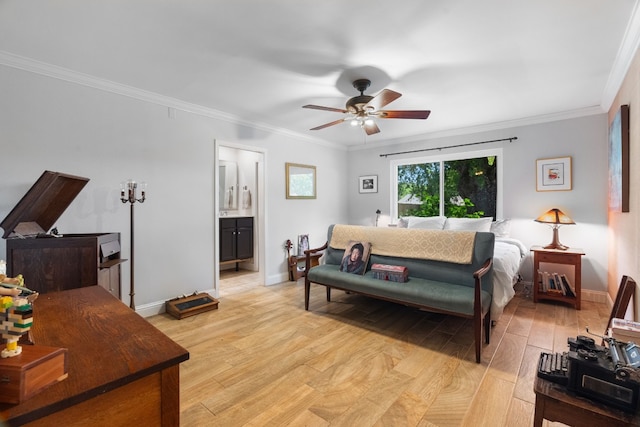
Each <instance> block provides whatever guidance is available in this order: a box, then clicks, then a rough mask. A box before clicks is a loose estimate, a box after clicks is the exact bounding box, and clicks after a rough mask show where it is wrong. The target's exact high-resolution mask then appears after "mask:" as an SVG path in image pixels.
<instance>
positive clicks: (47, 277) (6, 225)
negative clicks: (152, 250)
mask: <svg viewBox="0 0 640 427" xmlns="http://www.w3.org/2000/svg"><path fill="white" fill-rule="evenodd" d="M88 182H89V179H88V178H83V177H79V176H74V175H68V174H63V173H60V172H52V171H44V172H43V173H42V175H41V176H40V177H39V178H38V180H37V181H36V182H35V183H34V184H33V185H32V186H31V188H30V189H29V190H28V191H27V193H26V194H25V195H24V196H23V197H22V199H21V200H20V201H19V202H18V204H17V205H16V206H15V207H14V208H13V209H12V210H11V212H10V213H9V215H7V217H6V218H5V219H4V220H3V221H2V222H1V223H0V226H2V228H3V229H4V234H3V236H2V237H3V238H5V239H7V275H8V276H10V277H12V276H16V275H18V274H22V275H23V276H24V278H25V285H26V286H27V287H28V288H30V289H33V290H34V291H37V292H40V293H47V292H52V291H62V290H66V289H73V288H81V287H86V286H94V285H100V286H101V287H103V288H104V289H106V290H107V291H109V292H110V293H111V294H112V295H114V296H116V297H117V298H120V293H121V290H120V263H122V262H124V261H126V260H124V259H121V258H120V233H90V234H68V233H62V234H58V233H57V231H53V230H52V231H48V230H50V229H51V227H53V225H54V224H55V222H56V221H57V220H58V218H59V217H60V215H62V213H63V212H64V211H65V209H66V208H67V207H69V205H70V204H71V202H73V200H74V199H75V197H76V196H77V195H78V193H79V192H80V191H81V190H82V189H83V188H84V186H85V185H86V184H87V183H88Z"/></svg>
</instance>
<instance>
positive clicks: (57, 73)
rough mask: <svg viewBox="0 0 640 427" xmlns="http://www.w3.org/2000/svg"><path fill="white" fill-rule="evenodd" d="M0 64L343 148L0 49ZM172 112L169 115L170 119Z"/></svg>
mask: <svg viewBox="0 0 640 427" xmlns="http://www.w3.org/2000/svg"><path fill="white" fill-rule="evenodd" d="M0 65H5V66H7V67H12V68H17V69H20V70H23V71H27V72H30V73H34V74H40V75H43V76H47V77H51V78H54V79H58V80H64V81H67V82H70V83H75V84H79V85H82V86H87V87H90V88H93V89H97V90H102V91H105V92H110V93H115V94H118V95H122V96H126V97H129V98H133V99H137V100H140V101H145V102H149V103H152V104H156V105H162V106H165V107H167V108H169V109H173V110H179V111H183V112H186V113H190V114H196V115H199V116H203V117H208V118H212V119H216V120H222V121H225V122H228V123H233V124H236V125H241V126H246V127H250V128H253V129H256V130H259V131H264V132H269V133H274V134H278V135H283V136H287V137H290V138H294V139H302V140H306V141H309V142H313V143H315V144H319V145H324V146H330V147H332V148H337V149H344V150H346V147H344V146H343V145H339V144H335V143H332V142H329V141H326V140H324V139H321V138H314V137H311V136H309V135H305V134H302V133H298V132H293V131H290V130H288V129H283V128H277V127H274V126H270V125H267V124H264V123H255V122H248V121H246V120H243V119H241V118H240V117H238V116H234V115H232V114H228V113H225V112H223V111H220V110H216V109H213V108H207V107H203V106H201V105H197V104H192V103H190V102H185V101H182V100H180V99H177V98H172V97H169V96H165V95H160V94H157V93H155V92H150V91H146V90H143V89H139V88H136V87H132V86H127V85H123V84H121V83H116V82H113V81H111V80H106V79H101V78H98V77H95V76H92V75H89V74H84V73H80V72H77V71H73V70H69V69H67V68H63V67H58V66H56V65H52V64H48V63H45V62H40V61H36V60H34V59H31V58H26V57H23V56H19V55H15V54H13V53H9V52H6V51H2V50H0ZM172 114H173V113H172V112H170V113H169V115H170V116H172Z"/></svg>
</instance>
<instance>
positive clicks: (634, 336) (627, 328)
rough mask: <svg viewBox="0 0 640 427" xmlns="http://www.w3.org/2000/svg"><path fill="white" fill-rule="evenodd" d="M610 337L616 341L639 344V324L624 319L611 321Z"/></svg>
mask: <svg viewBox="0 0 640 427" xmlns="http://www.w3.org/2000/svg"><path fill="white" fill-rule="evenodd" d="M610 335H611V336H612V337H613V338H615V339H617V340H618V341H625V342H635V343H639V342H640V323H638V322H633V321H631V320H626V319H613V320H611V333H610Z"/></svg>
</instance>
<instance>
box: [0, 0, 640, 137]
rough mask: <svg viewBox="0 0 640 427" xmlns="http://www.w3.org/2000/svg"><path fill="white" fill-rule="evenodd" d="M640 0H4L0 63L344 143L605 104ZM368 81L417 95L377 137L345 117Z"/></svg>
mask: <svg viewBox="0 0 640 427" xmlns="http://www.w3.org/2000/svg"><path fill="white" fill-rule="evenodd" d="M636 6H637V2H636V0H535V1H532V0H528V1H525V0H484V1H478V0H395V1H393V2H391V1H377V0H369V1H367V2H362V1H347V0H315V1H309V0H270V1H267V0H226V1H223V0H93V1H87V0H56V1H51V0H29V1H25V0H0V64H4V65H8V66H12V67H18V68H23V69H29V70H32V71H35V72H39V73H43V74H49V75H53V76H56V77H61V78H65V79H68V80H75V81H78V82H80V83H83V84H88V85H92V86H96V87H101V88H106V89H108V90H115V91H118V92H128V93H129V94H134V95H137V96H140V97H146V98H148V99H151V100H154V101H155V102H158V103H160V104H163V105H167V106H170V107H174V108H176V109H178V110H180V109H184V110H191V111H196V112H198V113H200V114H205V115H210V116H214V117H221V118H223V119H225V120H231V121H235V122H237V123H239V124H240V125H246V124H248V123H254V124H256V125H258V127H259V128H267V129H275V130H278V131H281V132H286V133H293V134H295V135H298V136H302V137H303V138H321V139H324V140H326V141H329V142H332V143H339V144H341V145H361V144H362V143H363V142H365V141H366V142H367V143H374V142H380V143H382V142H399V141H402V140H411V139H415V138H416V136H418V135H426V136H427V137H428V136H429V135H443V134H447V133H453V132H460V131H461V129H463V128H472V129H476V130H478V129H486V128H488V127H492V126H493V127H500V126H503V125H506V124H505V122H509V123H511V124H513V123H523V122H526V121H535V120H543V119H544V120H547V119H550V118H562V117H564V116H577V115H584V114H593V113H595V112H598V111H606V110H607V109H608V107H609V104H610V103H611V101H612V99H613V96H614V95H615V91H616V90H617V89H618V85H619V84H620V81H621V79H622V78H623V77H624V72H625V71H626V68H627V66H628V63H629V61H630V58H631V56H632V54H633V53H634V51H635V48H636V47H637V43H638V42H637V38H638V29H637V27H638V25H636V23H635V19H636V18H635V16H636ZM355 78H369V79H371V80H372V87H371V88H370V90H369V91H367V92H365V93H366V94H371V95H374V94H376V93H377V92H378V91H380V90H381V89H383V88H389V89H393V90H395V91H397V92H401V93H402V94H403V96H402V97H401V98H400V99H398V100H396V101H394V102H393V103H391V104H389V105H388V106H387V109H399V110H411V109H429V110H431V111H432V113H431V116H430V117H429V118H428V119H427V120H426V121H424V120H394V119H387V120H380V121H379V122H378V125H379V127H380V129H381V132H380V133H379V134H376V135H372V136H368V137H365V134H364V132H363V131H362V130H360V129H354V128H351V127H350V126H349V125H348V124H346V123H345V124H340V125H337V126H333V127H331V128H327V129H324V130H319V131H310V130H308V129H309V128H311V127H315V126H318V125H321V124H324V123H327V122H330V121H333V120H336V119H339V118H341V114H340V113H335V112H325V111H314V110H308V109H302V108H301V106H302V105H305V104H318V105H324V106H329V107H336V108H344V103H345V102H346V100H347V99H348V98H349V97H351V96H355V95H357V94H358V93H357V92H356V91H355V89H353V88H352V87H351V81H352V80H354V79H355Z"/></svg>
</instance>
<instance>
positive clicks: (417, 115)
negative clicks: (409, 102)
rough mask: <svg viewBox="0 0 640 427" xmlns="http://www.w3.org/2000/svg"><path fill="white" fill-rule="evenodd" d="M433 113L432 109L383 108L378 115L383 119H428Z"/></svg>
mask: <svg viewBox="0 0 640 427" xmlns="http://www.w3.org/2000/svg"><path fill="white" fill-rule="evenodd" d="M429 114H431V110H405V111H400V110H395V111H390V110H381V111H378V112H377V114H376V116H377V117H379V118H381V119H426V118H427V117H429Z"/></svg>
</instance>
